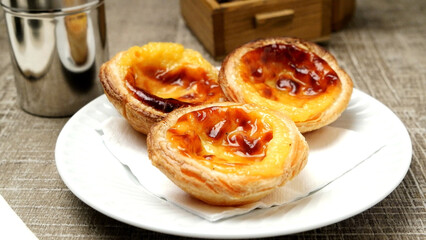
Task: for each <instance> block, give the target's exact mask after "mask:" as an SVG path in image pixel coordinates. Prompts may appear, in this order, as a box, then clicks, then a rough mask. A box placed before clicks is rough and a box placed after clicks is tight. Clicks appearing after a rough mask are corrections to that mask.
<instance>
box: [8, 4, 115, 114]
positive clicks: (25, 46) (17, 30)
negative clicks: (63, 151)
mask: <svg viewBox="0 0 426 240" xmlns="http://www.w3.org/2000/svg"><path fill="white" fill-rule="evenodd" d="M1 5H2V7H3V10H4V16H5V20H6V29H7V33H8V36H9V43H10V52H11V58H12V64H13V67H14V75H15V83H16V89H17V93H18V102H19V105H20V106H21V107H22V109H24V110H25V111H27V112H29V113H32V114H35V115H40V116H48V117H60V116H69V115H72V114H73V113H75V112H76V111H77V110H78V109H80V108H81V107H82V106H84V105H85V104H86V103H88V102H89V101H90V100H92V99H94V98H95V97H97V96H99V95H100V94H102V88H101V86H100V83H99V81H98V80H97V77H98V71H99V67H100V65H101V64H102V63H103V62H105V61H106V60H107V59H108V46H107V37H106V23H105V8H104V1H103V0H37V1H35V0H1Z"/></svg>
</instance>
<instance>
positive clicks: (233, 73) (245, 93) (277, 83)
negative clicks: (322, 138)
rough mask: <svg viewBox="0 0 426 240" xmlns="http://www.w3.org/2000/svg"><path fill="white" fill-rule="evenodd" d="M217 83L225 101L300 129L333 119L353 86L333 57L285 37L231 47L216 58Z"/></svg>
mask: <svg viewBox="0 0 426 240" xmlns="http://www.w3.org/2000/svg"><path fill="white" fill-rule="evenodd" d="M219 83H220V85H221V87H222V89H223V91H224V93H225V95H226V96H227V97H228V98H229V99H232V100H233V101H235V102H242V103H252V104H258V105H261V106H265V107H268V108H270V109H273V110H275V111H278V112H282V113H285V114H286V115H288V116H289V117H290V118H291V119H292V120H293V121H294V122H295V123H296V126H297V127H298V128H299V130H300V131H301V132H308V131H312V130H315V129H318V128H321V127H323V126H325V125H327V124H330V123H331V122H333V121H335V120H336V119H337V118H338V117H339V116H340V114H341V113H342V112H343V111H344V110H345V109H346V107H347V105H348V103H349V100H350V97H351V94H352V88H353V84H352V80H351V78H350V77H349V76H348V74H347V73H346V72H345V71H344V70H343V69H342V68H341V67H339V65H338V64H337V61H336V59H335V58H334V56H333V55H331V54H330V53H329V52H327V51H326V50H325V49H323V48H321V47H320V46H318V45H316V44H314V43H311V42H306V41H302V40H300V39H294V38H285V37H282V38H268V39H260V40H256V41H253V42H249V43H247V44H245V45H243V46H241V47H239V48H237V49H235V50H234V51H233V52H231V53H230V54H229V55H228V56H227V57H226V58H225V60H224V61H223V62H222V68H221V70H220V72H219Z"/></svg>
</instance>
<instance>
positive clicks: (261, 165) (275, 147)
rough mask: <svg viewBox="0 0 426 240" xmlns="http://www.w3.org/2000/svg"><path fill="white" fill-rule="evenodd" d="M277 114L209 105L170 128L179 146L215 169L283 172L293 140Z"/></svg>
mask: <svg viewBox="0 0 426 240" xmlns="http://www.w3.org/2000/svg"><path fill="white" fill-rule="evenodd" d="M288 132H289V131H288V128H287V126H286V125H285V124H281V121H280V120H279V119H278V117H277V116H275V115H271V114H268V113H265V112H262V111H258V110H256V109H249V108H246V107H244V106H226V107H215V106H213V107H208V108H204V109H200V110H196V111H192V112H189V113H186V114H184V115H183V116H181V117H180V118H179V119H178V120H177V121H176V123H175V124H174V125H173V126H171V127H170V128H169V129H168V130H167V138H168V140H169V142H170V143H171V144H172V146H173V147H174V148H175V149H178V151H179V152H180V153H181V154H182V155H184V156H187V157H190V158H192V159H195V160H197V161H198V162H199V163H201V164H202V165H204V166H206V167H208V168H210V169H211V170H214V171H219V172H222V173H233V174H240V175H244V174H245V175H258V176H277V175H280V174H282V172H283V166H284V164H285V159H286V158H287V156H288V154H289V151H290V146H291V144H292V140H291V138H290V136H289V133H288Z"/></svg>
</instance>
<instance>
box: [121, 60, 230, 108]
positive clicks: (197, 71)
mask: <svg viewBox="0 0 426 240" xmlns="http://www.w3.org/2000/svg"><path fill="white" fill-rule="evenodd" d="M125 82H126V87H127V89H128V90H129V91H130V92H132V94H133V96H134V97H136V98H137V99H139V100H140V101H142V102H144V103H145V104H147V105H149V106H151V107H153V108H154V109H156V110H158V111H162V112H165V113H168V112H171V111H173V110H174V109H176V108H179V107H182V106H188V105H197V104H201V103H210V102H215V101H219V99H220V98H223V97H224V95H223V92H222V90H221V88H220V86H219V84H217V82H216V81H215V80H214V79H213V78H211V77H209V75H208V74H207V72H206V71H205V70H203V69H202V68H188V67H180V68H177V69H173V70H165V69H159V68H157V67H152V66H147V67H143V68H140V67H139V68H138V67H137V66H136V67H133V68H130V69H129V71H128V73H127V75H126V77H125Z"/></svg>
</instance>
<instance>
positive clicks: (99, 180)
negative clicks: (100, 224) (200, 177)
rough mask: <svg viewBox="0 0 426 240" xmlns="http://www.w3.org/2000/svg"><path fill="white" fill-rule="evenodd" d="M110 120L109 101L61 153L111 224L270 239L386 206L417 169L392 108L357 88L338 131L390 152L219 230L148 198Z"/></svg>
mask: <svg viewBox="0 0 426 240" xmlns="http://www.w3.org/2000/svg"><path fill="white" fill-rule="evenodd" d="M110 116H118V113H117V112H116V110H115V109H114V107H113V106H112V105H111V104H110V103H109V102H108V100H107V98H106V97H105V96H101V97H99V98H97V99H95V100H94V101H92V102H91V103H89V104H88V105H87V106H85V107H84V108H82V109H81V110H80V111H79V112H77V113H76V114H75V115H74V116H73V117H72V118H71V119H70V120H69V121H68V123H67V124H66V125H65V126H64V128H63V130H62V132H61V133H60V135H59V137H58V140H57V144H56V152H55V154H56V156H55V157H56V165H57V168H58V171H59V174H60V175H61V177H62V179H63V181H64V182H65V184H66V185H67V186H68V187H69V188H70V190H71V191H72V192H73V193H74V194H75V195H76V196H77V197H78V198H80V199H81V200H82V201H83V202H85V203H86V204H88V205H89V206H91V207H93V208H94V209H96V210H98V211H99V212H101V213H104V214H106V215H107V216H109V217H112V218H114V219H117V220H119V221H122V222H125V223H128V224H130V225H133V226H136V227H140V228H144V229H149V230H152V231H158V232H163V233H168V234H175V235H181V236H188V237H202V238H257V237H269V236H277V235H286V234H293V233H297V232H302V231H307V230H312V229H315V228H319V227H323V226H326V225H329V224H332V223H336V222H339V221H341V220H344V219H346V218H349V217H351V216H354V215H356V214H358V213H360V212H362V211H364V210H366V209H368V208H370V207H372V206H373V205H375V204H376V203H378V202H379V201H381V200H382V199H384V198H385V197H386V196H387V195H388V194H389V193H391V192H392V191H393V190H394V189H395V188H396V187H397V186H398V184H399V183H400V182H401V181H402V179H403V178H404V176H405V174H406V172H407V170H408V168H409V165H410V162H411V154H412V150H411V141H410V137H409V135H408V133H407V131H406V129H405V127H404V125H403V124H402V122H401V121H400V120H399V119H398V117H397V116H395V114H393V113H392V112H391V111H390V110H389V109H388V108H387V107H386V106H384V105H383V104H381V103H380V102H378V101H377V100H375V99H374V98H372V97H370V96H368V95H367V94H365V93H363V92H361V91H359V90H356V89H355V90H354V93H353V95H352V99H351V101H350V104H349V106H348V108H347V110H346V111H345V112H344V113H343V114H342V116H341V117H340V118H339V119H338V120H337V121H336V122H334V123H333V124H332V125H333V126H336V127H342V128H346V129H351V130H354V131H357V132H360V133H362V134H365V135H366V136H374V137H376V138H377V137H378V138H379V139H380V141H382V142H383V143H384V144H386V146H385V147H384V148H383V149H382V150H380V151H379V152H378V153H377V154H376V155H374V156H373V157H372V158H370V159H368V160H367V161H366V162H364V163H362V164H361V165H359V166H358V167H357V168H355V169H354V170H352V171H351V172H349V173H347V174H346V175H344V176H343V177H342V178H340V179H339V180H337V181H335V182H333V183H332V184H330V185H329V186H327V187H326V188H324V189H322V190H321V191H319V192H317V193H316V194H314V195H312V196H311V197H309V198H306V199H303V200H300V201H298V202H296V203H294V204H291V205H286V206H282V207H275V208H270V209H263V210H255V211H253V212H250V213H248V214H246V215H242V216H238V217H234V218H230V219H225V220H221V221H218V222H213V223H212V222H209V221H206V220H203V219H201V218H199V217H197V216H195V215H192V214H190V213H188V212H186V211H184V210H182V209H180V208H178V207H176V206H174V205H171V204H168V203H167V202H165V201H164V200H161V199H159V198H156V197H154V196H152V195H151V194H148V193H146V192H145V191H144V189H143V188H142V187H141V186H140V185H139V184H138V182H137V181H136V180H135V178H134V177H133V175H132V174H131V173H130V171H129V170H128V169H127V168H126V167H125V166H123V165H121V164H120V163H119V161H118V160H116V159H115V158H114V157H113V156H112V155H111V154H110V153H109V151H108V150H107V149H106V147H105V146H104V144H103V142H102V139H101V136H100V135H99V134H98V133H97V132H96V129H99V128H100V124H101V123H102V122H103V121H104V120H106V119H107V118H109V117H110ZM354 147H357V146H354Z"/></svg>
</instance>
